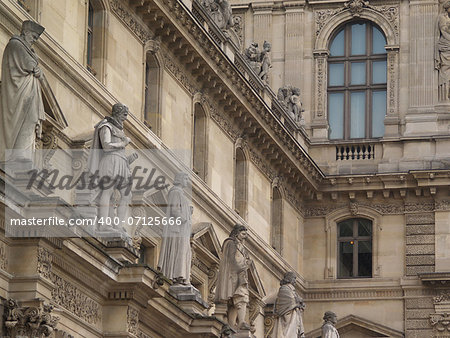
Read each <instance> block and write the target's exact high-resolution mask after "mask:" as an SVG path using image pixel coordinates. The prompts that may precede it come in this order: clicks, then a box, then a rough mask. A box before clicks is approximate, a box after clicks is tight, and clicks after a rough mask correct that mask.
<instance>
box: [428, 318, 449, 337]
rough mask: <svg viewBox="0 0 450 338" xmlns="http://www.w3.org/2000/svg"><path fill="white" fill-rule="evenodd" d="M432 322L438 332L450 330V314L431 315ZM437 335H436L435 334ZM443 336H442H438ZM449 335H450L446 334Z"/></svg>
mask: <svg viewBox="0 0 450 338" xmlns="http://www.w3.org/2000/svg"><path fill="white" fill-rule="evenodd" d="M430 324H431V327H433V329H434V330H436V331H438V332H445V331H450V314H446V313H435V314H432V315H430ZM434 337H436V336H434ZM437 337H441V336H437ZM442 337H444V336H442ZM445 337H448V336H445Z"/></svg>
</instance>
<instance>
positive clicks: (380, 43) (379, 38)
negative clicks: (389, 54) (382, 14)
mask: <svg viewBox="0 0 450 338" xmlns="http://www.w3.org/2000/svg"><path fill="white" fill-rule="evenodd" d="M386 44H387V43H386V38H385V37H384V34H383V33H381V31H380V30H379V29H378V28H376V27H373V45H372V46H373V48H372V53H373V54H385V53H386V49H385V48H384V46H386Z"/></svg>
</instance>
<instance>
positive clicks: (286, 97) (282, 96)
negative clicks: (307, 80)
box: [277, 86, 304, 123]
mask: <svg viewBox="0 0 450 338" xmlns="http://www.w3.org/2000/svg"><path fill="white" fill-rule="evenodd" d="M277 97H278V100H280V102H281V104H282V105H283V107H284V108H285V109H286V111H287V113H288V114H289V116H291V117H292V119H293V120H294V121H295V122H296V123H300V122H301V120H302V112H304V109H303V108H302V102H301V101H300V88H297V87H293V86H284V87H281V88H280V89H278V94H277Z"/></svg>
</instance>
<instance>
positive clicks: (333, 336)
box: [322, 311, 339, 338]
mask: <svg viewBox="0 0 450 338" xmlns="http://www.w3.org/2000/svg"><path fill="white" fill-rule="evenodd" d="M323 320H324V323H323V325H322V338H339V332H338V330H337V329H336V327H335V325H336V323H337V316H336V314H335V313H334V312H333V311H327V312H325V314H324V315H323Z"/></svg>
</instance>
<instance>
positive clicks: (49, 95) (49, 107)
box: [41, 76, 69, 129]
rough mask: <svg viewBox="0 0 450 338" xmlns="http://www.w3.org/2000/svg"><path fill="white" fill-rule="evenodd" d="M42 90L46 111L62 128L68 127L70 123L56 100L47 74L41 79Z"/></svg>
mask: <svg viewBox="0 0 450 338" xmlns="http://www.w3.org/2000/svg"><path fill="white" fill-rule="evenodd" d="M41 91H42V101H43V103H44V111H45V114H46V115H47V118H48V117H49V118H50V119H51V120H52V121H53V122H54V123H56V125H57V126H58V127H59V128H60V129H64V128H66V127H67V126H68V125H69V124H68V123H67V120H66V118H65V117H64V114H63V112H62V110H61V107H60V106H59V104H58V101H57V100H56V97H55V94H53V90H52V88H51V87H50V85H49V83H48V81H47V79H46V78H45V76H43V77H42V79H41Z"/></svg>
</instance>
